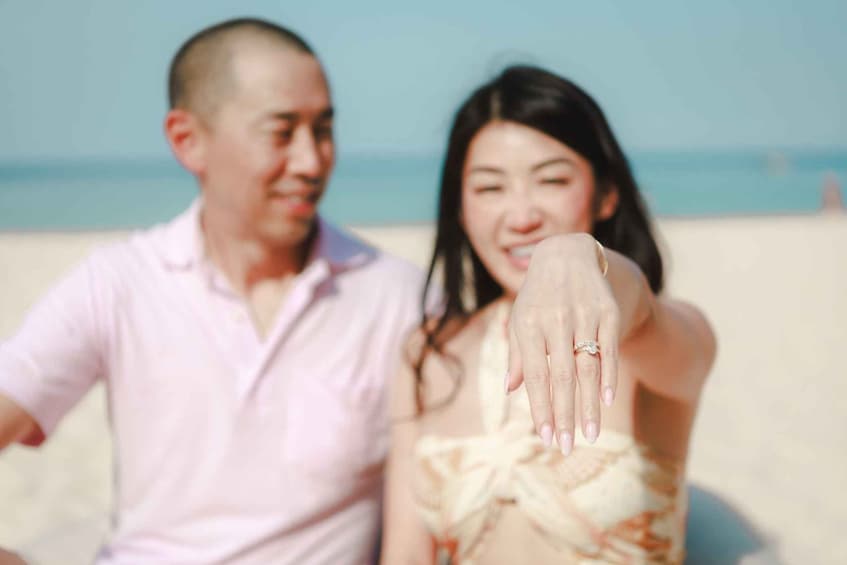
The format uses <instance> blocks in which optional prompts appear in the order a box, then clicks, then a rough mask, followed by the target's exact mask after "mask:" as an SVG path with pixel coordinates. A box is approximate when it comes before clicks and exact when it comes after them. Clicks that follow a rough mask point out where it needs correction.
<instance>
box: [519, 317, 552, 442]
mask: <svg viewBox="0 0 847 565" xmlns="http://www.w3.org/2000/svg"><path fill="white" fill-rule="evenodd" d="M519 326H520V327H518V324H513V325H512V330H511V331H513V332H514V333H515V339H516V340H517V342H518V349H519V350H520V352H521V362H522V363H523V368H522V369H523V370H522V373H523V383H524V386H525V387H526V394H527V396H528V397H529V409H530V412H531V413H532V421H533V423H534V424H535V431H536V432H537V433H538V435H539V436H540V437H541V440H542V441H543V442H544V445H546V446H548V447H549V446H550V445H552V444H553V414H552V409H551V406H550V377H549V368H548V365H547V348H546V340H545V339H544V335H543V332H542V330H541V327H540V326H539V325H538V324H536V323H523V324H520V325H519Z"/></svg>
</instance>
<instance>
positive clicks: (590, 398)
mask: <svg viewBox="0 0 847 565" xmlns="http://www.w3.org/2000/svg"><path fill="white" fill-rule="evenodd" d="M596 339H597V326H596V324H591V325H590V326H588V328H586V327H585V326H583V328H582V329H581V330H578V332H577V333H576V334H575V344H574V345H575V346H576V345H577V344H579V343H580V342H584V341H591V340H596ZM574 357H575V361H576V363H575V365H576V379H577V383H579V399H580V404H581V419H582V434H583V435H584V436H585V439H587V440H588V441H589V443H594V442H595V441H596V440H597V436H598V435H599V434H600V360H599V359H598V357H597V356H596V355H592V354H590V353H588V352H586V351H579V352H575V353H574Z"/></svg>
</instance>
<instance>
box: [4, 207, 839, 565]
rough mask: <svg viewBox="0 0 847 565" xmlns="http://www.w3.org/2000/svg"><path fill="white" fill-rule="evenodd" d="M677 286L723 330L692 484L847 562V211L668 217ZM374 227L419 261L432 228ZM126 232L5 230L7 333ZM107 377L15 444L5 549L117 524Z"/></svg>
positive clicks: (820, 559) (797, 542) (54, 546)
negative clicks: (846, 362) (58, 418)
mask: <svg viewBox="0 0 847 565" xmlns="http://www.w3.org/2000/svg"><path fill="white" fill-rule="evenodd" d="M660 230H661V233H662V235H663V236H664V239H665V241H666V244H667V249H668V251H669V257H670V261H669V264H670V266H669V282H670V285H669V286H670V290H671V292H672V293H673V294H675V295H678V296H681V297H685V298H688V299H691V300H692V301H694V302H696V303H698V304H699V305H700V306H702V307H703V308H704V310H705V311H706V312H707V313H708V315H709V317H710V318H711V320H712V322H713V324H714V326H715V328H716V331H717V334H718V338H719V341H720V352H719V358H718V361H717V364H716V366H715V369H714V371H713V373H712V376H711V380H710V382H709V383H708V386H707V389H706V391H705V393H704V397H703V402H702V408H701V412H700V415H699V418H698V421H697V428H696V433H695V438H694V445H693V451H692V455H691V459H690V477H691V481H692V483H694V484H696V485H697V486H698V487H700V488H701V489H703V490H705V491H707V492H709V493H710V494H712V495H715V496H717V497H719V498H720V499H722V500H723V501H724V502H726V503H728V504H730V505H732V506H734V508H735V509H736V510H737V511H738V513H740V514H741V515H742V516H743V517H745V518H746V519H748V520H749V521H750V523H751V524H752V525H753V526H754V527H755V528H756V529H757V530H758V531H759V532H760V533H761V534H762V536H763V537H764V538H765V539H766V540H767V541H768V542H769V543H773V544H774V546H775V548H776V551H777V552H778V554H779V555H780V556H781V557H782V559H783V560H784V561H785V562H786V563H797V564H827V563H832V564H836V563H847V536H845V535H843V532H842V530H843V528H844V526H845V525H847V494H845V492H844V487H845V477H847V378H845V377H847V371H845V370H844V368H843V366H842V352H843V351H844V350H845V348H847V251H845V250H847V217H845V216H837V215H836V216H803V217H776V218H774V217H767V218H738V219H709V220H663V221H661V222H660ZM357 231H358V232H359V233H360V234H361V235H362V236H364V237H365V238H367V239H370V240H372V241H374V242H376V243H377V244H379V245H382V246H383V247H384V248H386V249H388V250H390V251H393V252H395V253H397V254H399V255H401V256H404V257H407V258H409V259H411V260H413V261H415V262H417V263H418V264H423V263H424V262H425V261H426V259H427V256H428V253H429V249H428V246H429V242H430V241H431V234H432V229H431V228H430V227H427V226H417V227H395V228H367V229H360V230H357ZM120 235H122V234H108V233H106V234H87V233H81V234H5V235H2V234H0V336H2V335H8V334H9V333H11V332H12V331H13V330H14V329H15V327H16V326H17V325H18V323H19V322H20V320H21V318H22V316H23V314H24V312H25V311H26V309H27V308H28V307H29V306H30V305H31V304H32V302H33V301H34V300H36V298H37V297H38V296H39V295H41V293H42V292H43V291H44V290H45V288H46V287H47V286H48V285H49V284H50V282H51V281H53V280H55V278H56V277H57V276H58V275H59V274H60V273H61V272H63V271H65V270H66V269H67V268H68V267H69V266H70V265H72V264H73V263H74V262H76V261H77V260H79V258H80V257H81V256H82V255H83V254H84V253H85V251H86V250H87V249H89V248H90V247H91V246H92V245H94V244H96V243H97V242H100V241H104V240H109V239H112V238H114V237H119V236H120ZM110 471H111V462H110V440H109V435H108V429H107V424H106V420H105V410H104V405H103V393H102V389H101V388H98V389H97V390H96V391H95V392H94V393H92V394H90V395H88V397H86V399H85V400H84V401H83V402H82V403H81V405H80V406H79V407H78V408H77V409H76V410H75V411H73V412H72V414H71V415H70V416H69V417H68V418H67V419H66V420H65V421H64V422H63V424H62V425H61V426H60V428H59V430H58V432H57V433H56V434H55V436H54V437H52V438H51V439H50V440H49V442H48V443H47V444H46V445H45V446H44V447H42V448H41V449H39V450H29V449H24V448H19V447H13V448H10V449H9V450H8V451H7V452H5V453H4V454H3V455H2V456H0V546H3V547H10V548H14V549H17V550H19V551H21V552H23V553H25V554H26V555H27V557H29V558H30V559H32V560H33V561H34V562H37V563H43V564H52V563H57V564H59V563H62V564H64V563H81V562H86V561H90V559H91V556H92V555H93V553H94V551H95V550H96V547H97V546H98V544H99V543H100V540H101V539H102V536H103V535H104V533H105V532H106V530H107V523H108V508H109V500H110V495H111V493H110V488H111V486H110V485H111V476H110Z"/></svg>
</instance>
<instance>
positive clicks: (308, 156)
mask: <svg viewBox="0 0 847 565" xmlns="http://www.w3.org/2000/svg"><path fill="white" fill-rule="evenodd" d="M321 161H322V159H321V154H320V151H319V150H318V144H317V140H316V139H315V135H314V134H313V133H312V132H311V131H310V130H308V129H302V130H300V131H299V132H297V134H296V135H295V136H294V139H293V140H292V142H291V145H290V146H289V154H288V170H289V172H290V173H292V174H295V175H299V176H303V177H308V178H315V177H318V176H319V175H320V174H321V170H322V166H321Z"/></svg>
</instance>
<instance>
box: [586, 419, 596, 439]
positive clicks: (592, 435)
mask: <svg viewBox="0 0 847 565" xmlns="http://www.w3.org/2000/svg"><path fill="white" fill-rule="evenodd" d="M585 439H587V440H588V443H594V442H595V441H597V423H596V422H588V423H587V424H585Z"/></svg>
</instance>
